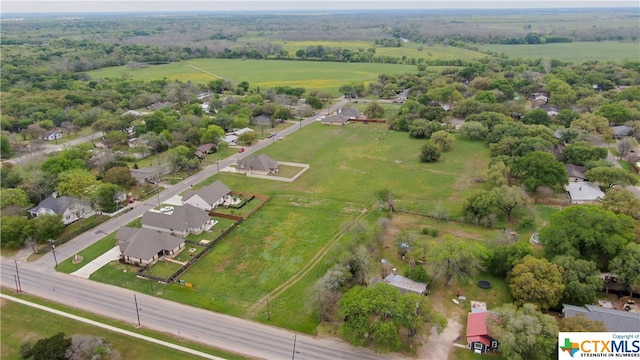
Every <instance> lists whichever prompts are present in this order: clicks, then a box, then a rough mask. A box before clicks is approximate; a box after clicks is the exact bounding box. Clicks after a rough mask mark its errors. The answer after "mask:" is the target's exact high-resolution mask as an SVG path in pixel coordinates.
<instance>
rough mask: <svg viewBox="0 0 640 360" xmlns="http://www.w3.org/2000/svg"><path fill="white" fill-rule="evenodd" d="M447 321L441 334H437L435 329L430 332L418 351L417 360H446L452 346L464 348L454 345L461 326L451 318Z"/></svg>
mask: <svg viewBox="0 0 640 360" xmlns="http://www.w3.org/2000/svg"><path fill="white" fill-rule="evenodd" d="M447 321H448V323H447V327H446V328H445V329H444V331H442V334H438V332H437V331H436V330H435V329H433V330H431V335H430V336H429V338H428V339H427V341H426V342H425V344H424V345H423V346H421V347H420V349H419V350H418V359H421V360H446V359H448V358H449V353H450V352H451V350H452V349H453V347H454V346H459V347H464V346H463V345H459V344H455V341H456V340H457V339H458V337H459V336H460V333H461V331H462V324H460V323H459V322H458V321H457V320H455V319H451V318H448V319H447ZM465 348H466V347H465Z"/></svg>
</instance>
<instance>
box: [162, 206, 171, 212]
mask: <svg viewBox="0 0 640 360" xmlns="http://www.w3.org/2000/svg"><path fill="white" fill-rule="evenodd" d="M172 211H173V206H165V207H161V208H160V212H161V213H168V212H172Z"/></svg>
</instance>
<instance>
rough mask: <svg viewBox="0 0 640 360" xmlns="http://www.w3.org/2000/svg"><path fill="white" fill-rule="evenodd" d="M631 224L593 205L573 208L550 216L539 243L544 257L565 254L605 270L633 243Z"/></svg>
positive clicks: (627, 217) (633, 226)
mask: <svg viewBox="0 0 640 360" xmlns="http://www.w3.org/2000/svg"><path fill="white" fill-rule="evenodd" d="M635 225H636V223H635V221H634V220H633V219H632V218H630V217H629V216H627V215H624V214H618V215H616V214H615V213H613V212H612V211H609V210H605V209H603V208H602V207H600V206H597V205H576V206H571V207H568V208H566V209H564V210H562V211H559V212H557V213H555V214H553V215H552V216H551V219H550V221H549V225H547V226H546V227H545V228H543V229H542V230H541V231H540V241H541V242H542V243H543V244H544V251H545V254H546V256H547V257H548V258H553V257H555V256H558V255H569V256H572V257H574V258H576V259H585V260H591V261H594V262H595V263H596V264H598V268H599V269H601V270H603V269H605V268H606V267H607V264H608V262H609V260H610V259H612V258H614V257H615V256H617V255H618V254H619V253H620V251H622V249H623V248H624V246H625V245H626V244H627V243H629V242H631V241H634V240H635V231H634V229H635Z"/></svg>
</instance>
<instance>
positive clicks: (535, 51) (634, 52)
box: [481, 41, 640, 63]
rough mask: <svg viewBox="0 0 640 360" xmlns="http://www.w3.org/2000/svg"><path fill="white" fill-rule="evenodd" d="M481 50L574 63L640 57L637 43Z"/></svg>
mask: <svg viewBox="0 0 640 360" xmlns="http://www.w3.org/2000/svg"><path fill="white" fill-rule="evenodd" d="M481 49H482V50H490V51H495V52H497V53H499V54H501V53H504V54H506V55H507V56H509V57H510V58H532V59H541V58H542V59H544V58H548V59H558V60H562V61H568V62H574V63H583V62H585V61H592V60H599V61H608V60H612V61H622V60H634V59H638V57H639V56H640V44H639V43H638V42H637V41H636V42H617V41H602V42H595V41H590V42H572V43H558V44H541V45H499V44H486V45H482V46H481Z"/></svg>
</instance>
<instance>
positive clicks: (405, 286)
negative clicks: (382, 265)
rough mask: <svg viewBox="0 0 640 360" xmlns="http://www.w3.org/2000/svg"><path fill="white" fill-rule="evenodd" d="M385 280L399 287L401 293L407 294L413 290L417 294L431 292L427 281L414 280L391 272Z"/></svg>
mask: <svg viewBox="0 0 640 360" xmlns="http://www.w3.org/2000/svg"><path fill="white" fill-rule="evenodd" d="M384 282H385V283H387V284H389V285H391V286H393V287H395V288H397V289H398V290H400V292H401V293H403V294H406V293H409V292H413V293H416V294H421V295H427V294H429V286H428V285H427V284H425V283H420V282H417V281H413V280H411V279H409V278H407V277H404V276H401V275H397V274H393V273H392V274H389V275H387V277H385V278H384Z"/></svg>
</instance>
